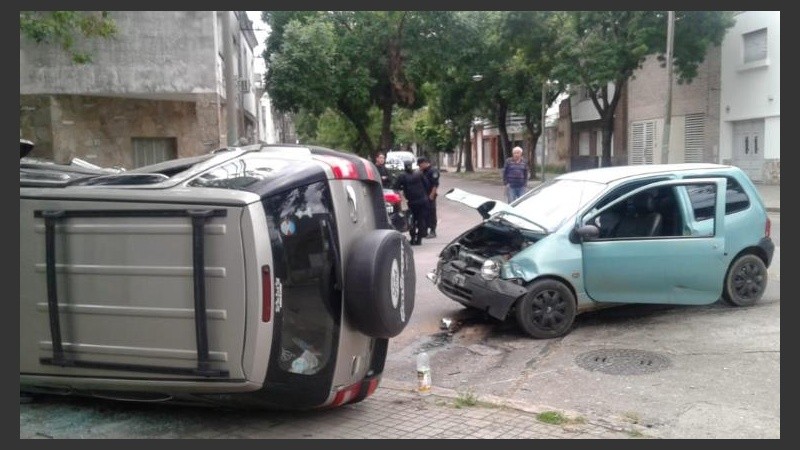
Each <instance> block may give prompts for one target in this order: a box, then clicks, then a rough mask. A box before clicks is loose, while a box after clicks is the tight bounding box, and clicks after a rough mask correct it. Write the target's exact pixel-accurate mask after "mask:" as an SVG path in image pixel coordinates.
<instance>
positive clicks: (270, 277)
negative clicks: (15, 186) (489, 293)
mask: <svg viewBox="0 0 800 450" xmlns="http://www.w3.org/2000/svg"><path fill="white" fill-rule="evenodd" d="M20 145H23V144H22V143H21V144H20ZM22 153H24V150H23V149H21V155H22ZM30 166H31V164H27V163H25V164H23V163H22V162H21V163H20V261H19V270H20V353H19V354H20V391H21V392H24V393H34V394H35V393H58V394H64V393H69V394H77V395H87V396H97V397H102V398H114V399H120V400H129V401H147V402H168V401H173V402H181V403H193V404H206V405H209V404H210V405H228V406H253V407H263V408H275V409H300V410H302V409H313V408H323V407H324V408H328V407H334V406H340V405H343V404H347V403H354V402H358V401H361V400H363V399H364V398H366V397H367V396H368V395H370V394H372V393H373V392H374V391H375V389H376V388H377V386H378V383H379V380H380V377H381V375H382V373H383V369H384V363H385V360H386V353H387V349H388V341H389V339H390V338H392V337H394V336H396V335H397V334H399V333H400V332H401V331H402V330H403V329H404V328H405V326H406V325H407V324H408V321H409V319H410V316H411V313H412V311H413V307H414V297H415V286H416V282H415V270H414V259H413V252H412V250H411V247H410V246H409V243H408V241H407V239H405V238H404V237H403V236H402V234H400V233H399V232H397V231H396V230H394V229H392V226H391V224H390V223H389V221H388V216H387V213H386V206H385V201H384V197H383V189H382V186H381V183H380V179H379V178H377V168H376V167H375V166H374V165H373V164H372V163H371V162H369V161H367V160H365V159H363V158H359V157H357V156H355V155H353V154H349V153H342V152H337V151H334V150H330V149H325V148H320V147H306V146H299V145H297V146H294V145H263V146H262V145H253V146H246V147H241V148H231V149H228V150H227V151H223V152H217V153H210V154H206V155H201V156H196V157H191V158H181V159H176V160H170V161H165V162H162V163H158V164H154V165H151V166H146V167H140V168H137V169H133V170H130V171H127V172H124V173H108V172H105V171H104V170H102V169H98V168H95V167H88V168H87V167H72V166H64V165H55V164H49V165H48V164H43V163H37V164H34V165H33V167H30Z"/></svg>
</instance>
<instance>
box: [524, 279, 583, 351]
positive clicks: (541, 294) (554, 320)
mask: <svg viewBox="0 0 800 450" xmlns="http://www.w3.org/2000/svg"><path fill="white" fill-rule="evenodd" d="M515 315H516V316H517V323H519V326H520V327H521V328H522V330H523V331H525V333H527V334H528V335H530V336H531V337H534V338H537V339H550V338H555V337H559V336H563V335H565V334H567V333H568V332H569V330H570V328H571V327H572V323H573V322H574V321H575V315H576V307H575V296H574V295H572V291H570V290H569V288H568V287H567V286H565V285H564V283H561V282H560V281H556V280H540V281H536V282H535V283H533V284H532V285H531V288H530V290H529V291H528V293H527V294H526V295H525V296H524V297H522V298H520V299H519V300H517V304H516V308H515Z"/></svg>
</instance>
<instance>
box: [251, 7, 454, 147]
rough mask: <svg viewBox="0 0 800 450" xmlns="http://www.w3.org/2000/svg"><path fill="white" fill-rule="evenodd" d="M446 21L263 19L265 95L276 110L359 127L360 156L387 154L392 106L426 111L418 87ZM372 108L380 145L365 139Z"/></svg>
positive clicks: (391, 16)
mask: <svg viewBox="0 0 800 450" xmlns="http://www.w3.org/2000/svg"><path fill="white" fill-rule="evenodd" d="M449 17H450V14H449V13H446V12H438V11H423V12H414V11H333V12H280V13H278V12H275V13H265V14H264V18H265V20H266V21H267V23H269V25H270V27H271V28H272V34H273V35H274V36H273V35H271V36H270V39H269V40H268V41H267V50H266V51H265V58H267V61H268V73H267V90H268V91H269V93H270V96H271V97H272V98H273V99H274V100H275V104H276V107H278V108H279V109H288V110H297V109H298V108H300V107H303V108H307V109H309V110H310V111H314V112H316V113H318V114H321V113H322V112H323V111H324V109H325V108H326V107H330V108H334V109H336V110H337V111H339V113H341V114H342V115H343V116H344V117H346V118H347V119H348V120H350V121H351V123H352V124H353V126H354V127H355V128H356V130H357V132H358V136H359V148H358V151H360V152H363V153H371V152H373V151H375V150H384V151H385V150H387V149H389V148H391V147H392V144H393V140H392V139H393V135H392V130H391V127H392V116H393V114H394V112H395V107H401V108H410V109H416V108H418V107H420V106H421V105H422V104H423V101H422V98H421V97H420V95H419V92H418V87H419V85H420V83H421V82H422V81H423V80H426V79H428V78H430V77H431V76H434V75H435V72H434V71H435V69H436V66H437V63H438V62H439V61H440V60H441V57H442V51H443V48H445V47H443V46H442V45H440V43H441V41H442V40H443V39H445V38H446V37H447V36H448V33H447V30H448V23H449ZM318 66H321V67H318ZM372 107H377V108H378V109H379V110H380V112H381V119H380V120H381V122H380V123H381V134H380V144H379V145H374V144H373V140H372V139H371V138H370V136H369V133H368V132H367V129H368V127H369V123H370V114H369V111H370V109H371V108H372Z"/></svg>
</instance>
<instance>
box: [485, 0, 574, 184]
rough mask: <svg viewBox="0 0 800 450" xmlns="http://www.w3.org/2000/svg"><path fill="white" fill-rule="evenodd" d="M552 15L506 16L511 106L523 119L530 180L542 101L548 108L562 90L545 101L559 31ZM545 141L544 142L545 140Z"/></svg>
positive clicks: (504, 32)
mask: <svg viewBox="0 0 800 450" xmlns="http://www.w3.org/2000/svg"><path fill="white" fill-rule="evenodd" d="M553 25H554V23H553V13H551V12H547V11H514V12H508V13H506V14H505V15H504V17H503V26H502V28H501V30H502V31H501V33H500V35H501V37H502V39H503V41H504V42H506V43H507V45H508V46H509V51H508V53H509V54H510V57H509V59H508V61H507V62H506V65H507V67H508V71H507V73H508V74H509V86H510V93H511V94H512V95H511V97H510V99H509V107H510V108H511V110H512V111H514V112H515V113H517V114H521V115H522V116H523V118H524V125H525V150H526V153H527V155H528V166H529V169H530V170H529V172H530V176H531V178H536V173H537V171H536V142H537V141H538V140H539V136H541V135H542V133H544V130H542V126H541V124H542V101H544V102H545V109H547V107H549V106H550V105H551V104H552V103H553V102H554V101H555V99H556V98H557V97H558V95H559V94H560V93H561V92H562V90H563V87H562V86H563V85H561V84H555V85H553V87H552V88H551V89H548V90H547V92H546V98H544V99H542V89H541V88H542V86H543V85H544V84H545V83H546V82H547V81H549V79H550V78H551V77H552V74H553V67H554V65H555V59H554V58H553V55H554V53H555V51H556V48H555V46H556V37H557V34H556V33H557V31H558V30H557V28H556V27H554V26H553ZM542 142H544V139H542Z"/></svg>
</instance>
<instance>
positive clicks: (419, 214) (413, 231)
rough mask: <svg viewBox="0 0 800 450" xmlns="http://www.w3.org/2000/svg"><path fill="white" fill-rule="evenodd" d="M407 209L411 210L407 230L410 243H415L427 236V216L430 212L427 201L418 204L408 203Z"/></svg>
mask: <svg viewBox="0 0 800 450" xmlns="http://www.w3.org/2000/svg"><path fill="white" fill-rule="evenodd" d="M408 209H409V210H411V224H410V228H409V230H408V232H409V234H410V235H411V241H412V242H414V241H417V240H419V239H422V238H424V237H425V236H427V235H428V214H429V210H430V206H429V201H428V200H427V199H425V200H423V201H419V202H409V204H408Z"/></svg>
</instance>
